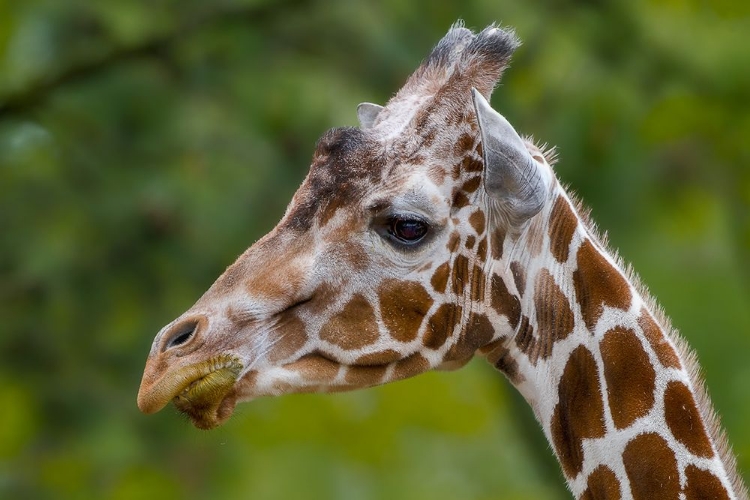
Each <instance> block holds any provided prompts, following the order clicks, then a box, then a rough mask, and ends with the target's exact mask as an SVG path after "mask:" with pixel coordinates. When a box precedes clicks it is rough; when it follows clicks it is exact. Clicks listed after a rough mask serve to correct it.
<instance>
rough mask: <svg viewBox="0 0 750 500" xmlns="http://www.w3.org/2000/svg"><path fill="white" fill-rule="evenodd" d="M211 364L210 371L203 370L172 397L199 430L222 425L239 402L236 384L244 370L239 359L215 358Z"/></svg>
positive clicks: (179, 408) (177, 406) (210, 361)
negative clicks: (236, 394)
mask: <svg viewBox="0 0 750 500" xmlns="http://www.w3.org/2000/svg"><path fill="white" fill-rule="evenodd" d="M208 363H209V368H207V369H206V372H205V373H200V372H199V374H198V376H197V378H194V379H192V380H190V381H189V382H188V383H187V384H186V385H185V386H184V388H183V389H182V390H181V391H179V393H177V394H176V395H175V396H174V398H173V399H172V402H173V403H174V405H175V407H176V408H177V409H178V410H179V411H180V412H182V413H184V414H186V415H187V416H188V417H190V420H191V421H192V422H193V425H195V426H196V427H198V428H199V429H213V428H214V427H218V426H219V425H221V424H222V423H224V421H226V420H227V419H228V418H229V417H230V416H231V415H232V412H233V411H234V406H235V404H236V397H233V390H234V385H235V382H236V381H237V377H238V376H239V373H240V371H241V370H242V364H241V363H240V362H239V360H237V359H236V358H229V357H221V358H218V359H217V358H214V359H212V360H209V362H208Z"/></svg>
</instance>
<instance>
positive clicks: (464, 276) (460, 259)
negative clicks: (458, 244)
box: [451, 255, 471, 296]
mask: <svg viewBox="0 0 750 500" xmlns="http://www.w3.org/2000/svg"><path fill="white" fill-rule="evenodd" d="M470 279H471V277H470V276H469V259H468V258H467V257H466V256H465V255H457V256H456V259H455V260H454V261H453V269H452V270H451V291H452V292H453V293H454V294H456V295H458V296H461V295H463V294H464V289H465V288H466V285H467V284H468V283H469V281H470Z"/></svg>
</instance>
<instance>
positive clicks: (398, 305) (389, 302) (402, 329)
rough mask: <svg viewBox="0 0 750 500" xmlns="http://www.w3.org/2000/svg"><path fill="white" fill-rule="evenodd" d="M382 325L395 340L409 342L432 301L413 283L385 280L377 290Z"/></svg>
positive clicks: (414, 335) (415, 334)
mask: <svg viewBox="0 0 750 500" xmlns="http://www.w3.org/2000/svg"><path fill="white" fill-rule="evenodd" d="M378 297H379V299H380V314H381V317H382V318H383V323H384V324H385V326H386V328H388V331H389V332H390V334H391V337H393V338H394V339H396V340H399V341H401V342H411V341H412V340H414V339H415V338H417V333H419V327H420V326H421V325H422V320H423V319H424V317H425V316H426V315H427V311H429V310H430V307H431V306H432V303H433V300H432V297H430V294H429V293H427V290H425V289H424V287H423V286H422V285H420V284H419V283H417V282H414V281H398V280H395V279H390V280H386V281H385V282H383V284H382V285H380V287H379V288H378Z"/></svg>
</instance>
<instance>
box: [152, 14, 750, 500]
mask: <svg viewBox="0 0 750 500" xmlns="http://www.w3.org/2000/svg"><path fill="white" fill-rule="evenodd" d="M516 44H517V41H516V40H515V38H514V37H513V35H512V34H511V33H509V32H507V31H503V30H499V29H496V28H493V27H491V28H488V29H487V30H485V31H483V32H481V33H479V34H476V35H475V34H473V33H471V32H470V31H469V30H466V29H465V28H462V27H460V26H457V27H454V28H453V29H452V30H451V31H450V32H449V33H448V35H446V37H445V38H444V39H443V40H442V41H441V42H440V43H439V44H438V46H437V47H436V48H435V50H434V51H433V53H432V54H431V55H430V56H429V57H428V58H427V59H426V61H425V62H424V63H423V64H422V66H420V68H419V69H418V70H417V71H416V72H415V73H414V74H413V75H412V76H411V78H410V79H409V81H408V82H407V83H406V85H405V86H404V87H403V88H402V89H401V91H399V92H398V94H396V96H395V97H394V98H393V99H391V101H389V103H388V105H387V106H385V108H383V109H382V110H380V111H379V112H378V114H377V116H376V117H375V118H374V119H373V122H372V123H371V124H370V125H369V126H368V127H364V128H341V129H334V130H332V131H330V132H329V133H327V134H325V135H324V136H323V138H321V140H320V141H319V143H318V145H317V147H316V150H315V153H314V155H313V160H312V164H311V168H310V173H309V174H308V176H307V178H306V179H305V181H304V182H303V184H302V186H301V187H300V189H299V190H298V192H297V193H296V194H295V196H294V198H293V199H292V202H291V203H290V205H289V208H288V209H287V212H286V214H285V215H284V217H283V219H282V220H281V222H280V223H279V225H278V226H277V227H276V228H275V229H274V230H273V231H272V232H271V233H269V234H268V235H266V236H265V237H264V238H263V239H261V240H260V241H259V242H257V243H256V244H255V245H253V246H252V247H251V248H250V249H248V250H247V251H246V252H245V253H244V254H243V255H242V256H240V258H239V259H238V260H237V261H236V262H235V263H234V264H233V265H232V266H230V267H229V268H228V269H227V271H226V272H225V273H224V274H223V275H222V276H221V277H220V278H219V279H218V280H217V281H216V283H215V284H214V285H213V286H212V287H211V289H209V291H208V292H206V294H205V295H204V296H203V297H202V298H201V299H200V300H199V301H198V302H197V303H196V304H195V305H194V306H193V307H192V308H191V309H190V310H189V311H187V312H186V313H185V314H183V315H182V316H181V317H180V318H178V319H177V320H175V322H173V323H171V324H170V325H168V326H167V327H165V328H164V329H163V330H162V332H160V334H159V335H157V338H156V339H155V341H154V346H153V348H152V351H151V354H150V357H149V360H148V362H147V367H146V370H145V373H144V379H143V383H142V386H141V392H140V394H139V405H140V406H141V408H142V409H143V410H144V411H147V412H152V411H156V410H158V409H159V408H160V407H161V406H163V405H164V404H166V403H167V402H168V401H169V400H170V399H172V398H173V397H175V396H179V398H180V401H181V404H180V406H179V409H180V410H181V411H184V412H185V413H186V414H188V415H189V416H190V417H191V419H192V420H193V422H194V423H195V424H196V425H198V426H200V427H213V426H215V425H218V424H220V423H221V422H223V421H224V420H226V418H228V417H229V415H231V413H232V410H233V408H234V405H235V404H236V403H237V402H239V401H246V400H249V399H252V398H255V397H258V396H262V395H279V394H284V393H290V392H318V391H331V392H332V391H342V390H351V389H358V388H363V387H369V386H373V385H377V384H383V383H386V382H391V381H395V380H399V379H403V378H406V377H410V376H414V375H417V374H419V373H422V372H425V371H427V370H429V369H432V368H448V369H452V368H458V367H460V366H462V365H464V364H465V363H466V362H468V361H469V360H470V359H471V358H472V357H473V356H474V355H475V354H479V355H481V356H484V357H486V358H487V359H488V361H489V362H490V363H491V364H492V365H493V366H495V367H496V368H497V369H498V370H500V371H501V372H503V373H504V374H505V375H506V376H507V378H508V380H509V381H510V382H511V383H512V384H513V385H514V386H515V387H517V388H518V390H519V391H520V392H521V393H522V394H523V395H524V397H525V398H526V399H527V401H528V402H529V404H530V405H531V406H532V408H533V410H534V412H535V415H536V416H537V418H538V419H539V421H540V423H541V425H542V428H543V430H544V432H545V434H546V436H547V438H548V439H549V441H550V443H551V444H552V447H553V449H554V452H555V454H556V455H557V457H558V459H559V462H560V464H561V467H562V470H563V472H564V475H565V478H566V480H567V481H568V485H569V487H570V489H571V491H572V493H573V494H574V495H575V496H576V497H577V498H582V499H604V498H606V499H620V498H623V499H625V498H633V499H646V498H663V499H678V498H685V499H693V498H715V499H722V498H743V496H744V495H746V494H745V493H744V490H743V487H742V485H741V484H739V482H738V481H737V480H736V476H735V475H734V471H733V467H734V465H733V462H732V459H731V458H730V457H729V456H728V455H727V454H726V453H724V452H722V449H721V445H720V443H721V440H722V437H721V435H720V432H719V431H717V430H716V426H715V424H714V423H713V421H712V420H711V416H710V415H711V410H710V406H707V405H708V402H707V399H706V398H704V397H702V396H701V395H700V394H701V393H700V385H699V384H700V382H699V381H698V380H697V379H696V377H695V376H694V375H693V374H692V372H691V370H690V369H689V363H687V362H686V361H685V359H686V358H685V357H684V356H683V354H682V351H681V349H680V348H678V347H677V345H676V344H675V340H674V338H673V337H672V335H671V334H670V333H669V331H670V330H669V327H668V325H665V324H664V321H663V320H658V319H657V318H658V317H659V316H658V314H655V312H654V307H653V306H652V303H651V301H650V299H648V298H647V296H644V294H642V293H640V292H639V290H638V288H637V287H636V286H634V285H633V284H632V283H631V280H630V279H629V278H628V276H627V274H626V273H624V272H623V271H622V270H621V266H620V265H619V264H618V262H617V260H616V259H614V258H613V257H612V256H611V255H610V254H609V253H608V252H607V251H606V249H605V248H604V247H603V246H602V244H601V243H599V241H598V239H597V237H596V236H595V233H594V232H593V231H592V230H591V229H590V228H589V226H588V224H587V223H586V221H585V220H584V218H582V217H581V216H580V215H579V212H578V210H577V209H576V208H575V206H574V204H573V203H571V201H570V199H569V197H568V195H567V194H566V192H565V191H564V190H563V188H562V187H561V186H560V184H559V183H558V182H557V181H555V180H554V174H553V173H552V170H551V167H550V161H548V157H547V156H545V153H544V152H543V151H542V150H540V149H539V148H537V147H536V146H534V145H533V144H532V143H531V142H528V141H527V142H525V143H524V147H525V148H526V149H527V150H528V155H529V156H530V157H531V158H533V161H534V162H535V167H534V168H535V169H537V170H538V171H539V172H542V173H543V174H544V175H546V176H549V178H551V179H553V181H552V182H551V184H549V186H548V191H547V192H545V193H543V196H544V200H545V202H544V204H543V206H542V207H541V209H540V210H539V211H538V213H536V215H534V216H533V217H532V218H531V219H529V220H525V221H523V222H522V223H516V222H512V223H511V222H510V221H515V220H516V219H514V218H513V217H506V216H505V215H507V214H505V213H504V212H503V210H506V208H501V205H502V204H501V203H499V202H498V200H495V199H493V198H492V194H491V193H490V192H489V191H488V190H487V185H488V180H487V175H488V173H487V171H488V169H487V165H486V161H485V158H486V156H485V151H483V143H482V135H481V133H480V132H482V131H480V130H479V127H478V122H477V116H476V111H475V108H474V106H473V105H472V100H471V89H472V88H476V89H477V90H478V91H479V92H480V93H481V94H483V95H484V96H489V94H490V92H491V91H492V89H493V87H494V85H495V83H496V81H497V80H498V78H499V77H500V74H501V73H502V71H503V69H504V68H505V66H506V65H507V62H508V59H509V57H510V54H511V53H512V51H513V49H514V48H515V46H516ZM540 189H541V188H540ZM500 201H502V200H500ZM405 218H406V219H408V220H420V221H423V222H425V223H426V225H427V226H428V227H429V232H428V233H427V235H426V236H425V237H424V240H423V241H421V242H420V243H419V244H418V245H410V244H405V243H404V242H402V241H398V238H396V237H395V236H394V234H395V233H396V230H395V229H394V227H395V226H394V224H397V222H398V221H399V220H403V219H405ZM394 221H396V222H394ZM227 373H229V374H230V375H231V378H229V379H228V380H230V385H226V384H225V383H224V382H223V381H224V380H225V378H227V377H229V375H227V377H224V375H225V374H227ZM219 375H221V377H220V376H219ZM222 384H224V385H222ZM219 389H221V390H219ZM196 394H198V395H199V396H200V397H198V396H196ZM191 398H192V399H191ZM191 401H200V402H201V404H200V405H198V404H193V405H192V406H191Z"/></svg>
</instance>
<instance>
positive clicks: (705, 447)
mask: <svg viewBox="0 0 750 500" xmlns="http://www.w3.org/2000/svg"><path fill="white" fill-rule="evenodd" d="M664 419H665V420H666V422H667V427H669V430H670V431H671V432H672V435H673V436H674V437H675V439H676V440H677V441H679V442H680V443H682V444H683V445H684V446H685V448H687V449H688V450H689V451H690V453H692V454H693V455H697V456H699V457H705V458H711V457H713V456H714V450H713V448H712V447H711V441H710V440H709V438H708V434H707V433H706V427H705V426H704V425H703V419H702V418H701V415H700V412H699V411H698V407H697V406H696V404H695V399H694V398H693V394H692V393H691V392H690V389H688V387H687V386H686V385H685V384H683V383H681V382H675V381H672V382H670V383H669V384H667V389H666V390H665V391H664Z"/></svg>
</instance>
